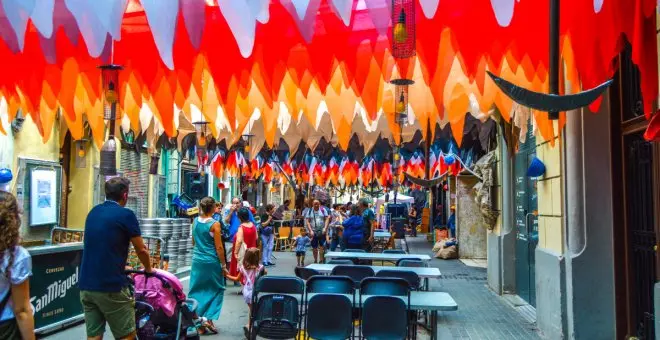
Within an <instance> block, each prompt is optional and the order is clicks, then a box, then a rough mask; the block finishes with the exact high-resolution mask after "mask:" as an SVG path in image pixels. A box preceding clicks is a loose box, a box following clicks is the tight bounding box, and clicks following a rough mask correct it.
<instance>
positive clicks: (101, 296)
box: [79, 177, 151, 339]
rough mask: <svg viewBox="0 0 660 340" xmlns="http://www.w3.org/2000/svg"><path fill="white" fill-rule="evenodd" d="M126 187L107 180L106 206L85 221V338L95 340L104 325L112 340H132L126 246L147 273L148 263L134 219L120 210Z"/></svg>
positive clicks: (117, 179) (122, 181)
mask: <svg viewBox="0 0 660 340" xmlns="http://www.w3.org/2000/svg"><path fill="white" fill-rule="evenodd" d="M129 185H130V182H129V180H127V179H126V178H121V177H115V178H111V179H110V180H108V181H107V182H106V183H105V197H106V201H105V202H104V203H102V204H99V205H97V206H95V207H94V208H93V209H92V210H91V211H90V212H89V214H88V215H87V220H86V221H85V241H84V248H83V258H82V265H81V268H80V284H79V285H80V290H81V291H80V300H81V303H82V305H83V310H84V312H85V323H86V328H87V338H88V339H101V338H102V337H103V333H105V323H106V322H107V323H108V325H109V326H110V330H111V331H112V334H113V335H114V337H115V338H120V339H135V310H134V309H133V305H134V301H133V296H132V295H131V293H130V292H129V290H128V284H129V283H128V280H127V278H126V275H125V274H124V271H125V267H126V259H127V257H128V246H129V243H132V244H133V248H135V252H136V253H137V256H138V257H139V259H140V262H142V265H143V266H144V270H145V271H146V272H147V273H150V272H151V263H150V260H149V250H148V249H147V247H146V246H145V244H144V240H143V239H142V236H141V234H140V226H139V225H138V220H137V218H136V217H135V214H134V213H133V212H132V211H131V210H129V209H126V208H124V207H125V206H126V201H127V200H128V187H129Z"/></svg>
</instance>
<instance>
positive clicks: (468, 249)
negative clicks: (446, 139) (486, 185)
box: [456, 175, 487, 259]
mask: <svg viewBox="0 0 660 340" xmlns="http://www.w3.org/2000/svg"><path fill="white" fill-rule="evenodd" d="M457 179H458V181H457V187H456V199H457V204H456V233H457V235H458V237H457V239H458V256H459V257H460V258H468V259H485V258H487V249H486V248H487V240H486V239H487V229H486V225H485V224H484V220H483V217H482V215H481V212H480V211H479V206H478V205H477V203H476V202H475V201H474V191H473V190H472V188H473V187H474V185H475V184H477V183H478V181H479V180H478V179H477V178H476V177H474V176H472V175H465V176H458V178H457Z"/></svg>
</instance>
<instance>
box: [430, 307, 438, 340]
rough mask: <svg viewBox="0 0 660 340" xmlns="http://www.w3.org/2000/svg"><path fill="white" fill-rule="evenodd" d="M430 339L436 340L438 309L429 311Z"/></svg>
mask: <svg viewBox="0 0 660 340" xmlns="http://www.w3.org/2000/svg"><path fill="white" fill-rule="evenodd" d="M431 340H438V311H437V310H432V311H431Z"/></svg>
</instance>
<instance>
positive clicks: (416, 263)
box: [396, 259, 429, 268]
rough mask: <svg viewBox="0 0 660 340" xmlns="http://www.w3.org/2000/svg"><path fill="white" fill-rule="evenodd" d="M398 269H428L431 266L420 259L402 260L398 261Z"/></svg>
mask: <svg viewBox="0 0 660 340" xmlns="http://www.w3.org/2000/svg"><path fill="white" fill-rule="evenodd" d="M396 266H397V267H417V268H427V267H428V266H429V264H428V263H427V262H425V261H422V260H420V259H400V260H399V261H396Z"/></svg>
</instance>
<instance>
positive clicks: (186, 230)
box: [179, 218, 191, 238]
mask: <svg viewBox="0 0 660 340" xmlns="http://www.w3.org/2000/svg"><path fill="white" fill-rule="evenodd" d="M179 221H180V223H181V237H185V238H188V237H190V235H191V234H190V227H191V224H190V219H188V218H180V219H179Z"/></svg>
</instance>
